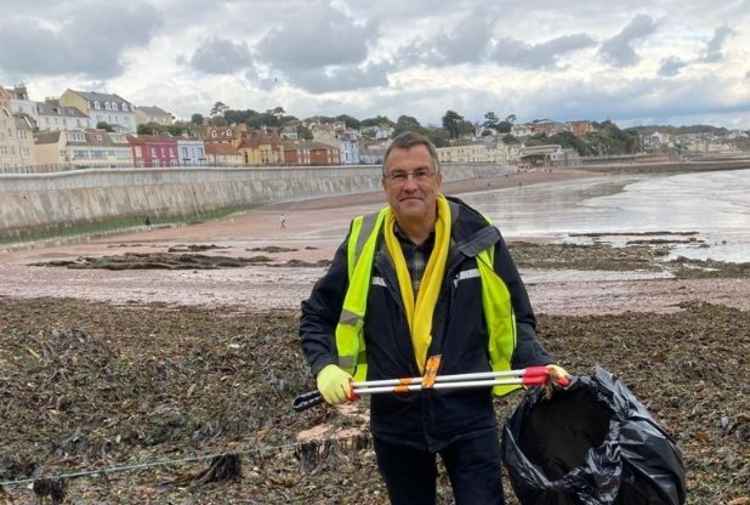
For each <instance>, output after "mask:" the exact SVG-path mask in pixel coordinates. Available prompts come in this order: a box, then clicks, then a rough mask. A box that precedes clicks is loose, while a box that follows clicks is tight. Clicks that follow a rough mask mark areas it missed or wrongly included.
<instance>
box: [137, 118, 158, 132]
mask: <svg viewBox="0 0 750 505" xmlns="http://www.w3.org/2000/svg"><path fill="white" fill-rule="evenodd" d="M136 132H137V133H138V135H161V133H162V126H161V125H160V124H159V123H154V122H153V121H152V122H150V123H145V124H139V125H138V128H136Z"/></svg>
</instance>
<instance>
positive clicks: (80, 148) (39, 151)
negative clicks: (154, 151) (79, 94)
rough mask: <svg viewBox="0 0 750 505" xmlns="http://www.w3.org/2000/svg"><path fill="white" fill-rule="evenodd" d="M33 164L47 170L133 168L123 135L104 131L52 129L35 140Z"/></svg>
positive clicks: (128, 148)
mask: <svg viewBox="0 0 750 505" xmlns="http://www.w3.org/2000/svg"><path fill="white" fill-rule="evenodd" d="M34 164H35V165H36V166H44V167H47V168H49V169H57V170H64V169H72V168H102V167H107V168H114V167H130V166H132V165H133V160H132V155H131V150H130V145H129V143H128V140H127V137H126V135H125V134H118V133H108V132H107V131H105V130H99V129H95V128H94V129H91V128H90V129H86V130H51V131H44V132H40V133H38V134H37V135H36V136H35V137H34Z"/></svg>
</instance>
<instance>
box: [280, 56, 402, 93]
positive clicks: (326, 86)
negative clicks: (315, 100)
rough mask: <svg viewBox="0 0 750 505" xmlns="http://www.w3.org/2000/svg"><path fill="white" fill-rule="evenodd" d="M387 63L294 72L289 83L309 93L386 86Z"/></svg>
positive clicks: (388, 66)
mask: <svg viewBox="0 0 750 505" xmlns="http://www.w3.org/2000/svg"><path fill="white" fill-rule="evenodd" d="M390 68H391V65H390V64H388V63H377V64H368V65H365V66H364V67H358V66H355V65H345V66H340V67H332V68H328V69H323V68H319V69H305V70H302V71H300V72H296V73H295V74H294V75H293V76H292V77H291V78H290V81H291V83H292V84H293V85H295V86H299V87H301V88H303V89H305V90H307V91H309V92H311V93H328V92H331V91H350V90H354V89H361V88H372V87H377V86H387V85H388V70H390Z"/></svg>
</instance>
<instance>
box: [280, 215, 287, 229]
mask: <svg viewBox="0 0 750 505" xmlns="http://www.w3.org/2000/svg"><path fill="white" fill-rule="evenodd" d="M279 225H280V227H281V229H282V230H286V214H282V215H281V216H280V217H279Z"/></svg>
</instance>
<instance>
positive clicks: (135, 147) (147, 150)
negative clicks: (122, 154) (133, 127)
mask: <svg viewBox="0 0 750 505" xmlns="http://www.w3.org/2000/svg"><path fill="white" fill-rule="evenodd" d="M128 144H130V149H131V151H132V152H133V165H134V166H136V167H147V168H151V167H176V166H177V165H179V158H178V156H177V140H176V139H174V138H172V137H159V136H156V135H139V136H137V137H134V136H132V135H128Z"/></svg>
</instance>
